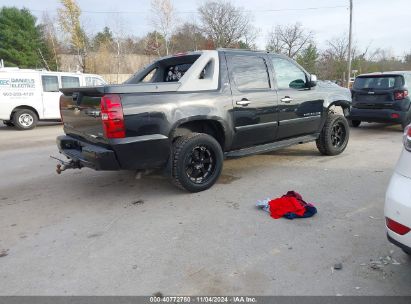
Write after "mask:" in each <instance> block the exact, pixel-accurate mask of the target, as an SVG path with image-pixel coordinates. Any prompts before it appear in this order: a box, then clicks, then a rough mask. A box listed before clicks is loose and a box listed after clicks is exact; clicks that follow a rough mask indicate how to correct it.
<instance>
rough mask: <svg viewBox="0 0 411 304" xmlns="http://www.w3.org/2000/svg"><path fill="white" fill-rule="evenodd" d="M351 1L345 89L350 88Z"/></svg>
mask: <svg viewBox="0 0 411 304" xmlns="http://www.w3.org/2000/svg"><path fill="white" fill-rule="evenodd" d="M352 2H353V0H350V32H349V34H348V73H347V88H349V87H350V78H351V43H352V7H353V3H352Z"/></svg>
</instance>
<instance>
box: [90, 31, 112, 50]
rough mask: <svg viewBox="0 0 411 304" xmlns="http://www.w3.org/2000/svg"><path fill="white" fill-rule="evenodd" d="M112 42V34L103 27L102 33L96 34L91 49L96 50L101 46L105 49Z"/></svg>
mask: <svg viewBox="0 0 411 304" xmlns="http://www.w3.org/2000/svg"><path fill="white" fill-rule="evenodd" d="M113 42H114V40H113V33H112V32H111V30H110V28H109V27H107V26H105V27H104V29H103V31H102V32H98V33H97V34H96V36H94V39H93V48H94V50H96V51H97V50H98V49H99V48H100V47H101V46H104V47H107V46H109V45H111V44H112V43H113Z"/></svg>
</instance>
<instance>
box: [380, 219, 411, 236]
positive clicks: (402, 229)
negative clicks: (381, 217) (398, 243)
mask: <svg viewBox="0 0 411 304" xmlns="http://www.w3.org/2000/svg"><path fill="white" fill-rule="evenodd" d="M385 223H386V224H387V227H388V228H389V229H390V230H392V231H394V232H395V233H397V234H399V235H404V234H407V233H408V232H410V231H411V228H408V227H407V226H404V225H402V224H400V223H398V222H396V221H394V220H392V219H390V218H388V217H386V218H385Z"/></svg>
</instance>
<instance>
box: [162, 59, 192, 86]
mask: <svg viewBox="0 0 411 304" xmlns="http://www.w3.org/2000/svg"><path fill="white" fill-rule="evenodd" d="M192 65H193V64H192V63H183V64H176V65H171V66H168V67H167V68H166V73H165V79H164V81H165V82H174V81H179V80H180V78H181V77H183V76H184V74H185V73H186V72H187V70H188V69H189V68H190V67H191V66H192Z"/></svg>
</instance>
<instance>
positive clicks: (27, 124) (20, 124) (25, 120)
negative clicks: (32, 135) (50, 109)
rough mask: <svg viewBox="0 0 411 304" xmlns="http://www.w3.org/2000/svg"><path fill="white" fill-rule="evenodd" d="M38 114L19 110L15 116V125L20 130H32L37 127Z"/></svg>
mask: <svg viewBox="0 0 411 304" xmlns="http://www.w3.org/2000/svg"><path fill="white" fill-rule="evenodd" d="M37 122H38V117H37V115H36V113H34V112H33V111H32V110H29V109H21V110H17V111H16V112H14V114H13V124H14V126H15V127H16V128H17V129H18V130H31V129H34V128H35V127H36V125H37Z"/></svg>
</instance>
